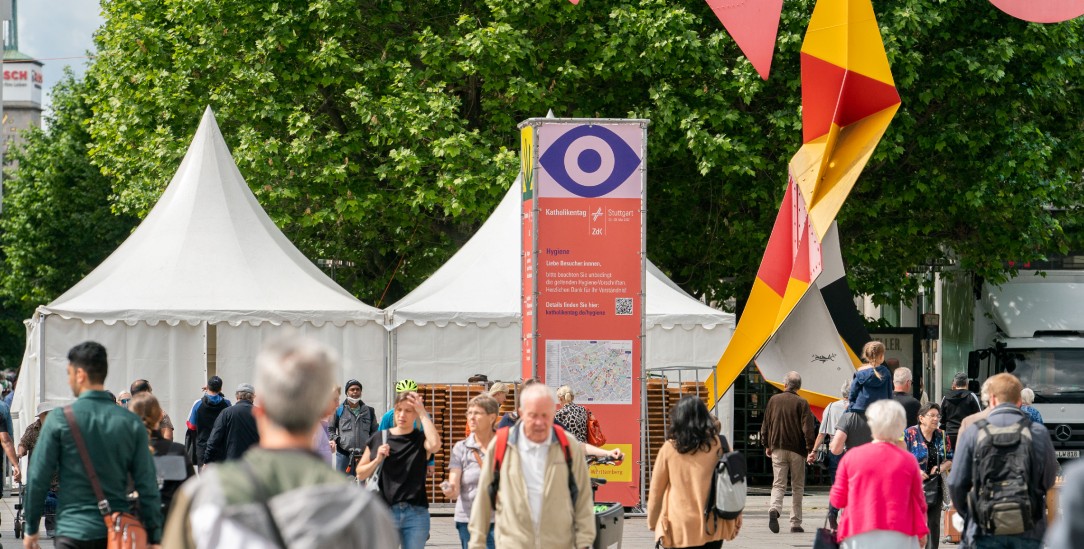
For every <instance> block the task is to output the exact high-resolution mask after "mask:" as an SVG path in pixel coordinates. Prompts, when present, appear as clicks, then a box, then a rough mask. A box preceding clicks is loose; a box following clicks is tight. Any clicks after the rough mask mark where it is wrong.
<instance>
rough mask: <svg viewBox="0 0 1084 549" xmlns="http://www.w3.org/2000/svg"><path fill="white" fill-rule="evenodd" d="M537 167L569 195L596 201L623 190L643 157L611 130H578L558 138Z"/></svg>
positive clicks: (584, 128)
mask: <svg viewBox="0 0 1084 549" xmlns="http://www.w3.org/2000/svg"><path fill="white" fill-rule="evenodd" d="M538 163H539V164H541V165H542V167H543V168H545V169H546V171H547V172H548V173H549V174H550V176H551V177H553V180H554V181H555V182H557V184H558V185H560V186H561V187H563V188H564V189H565V190H567V191H568V192H570V193H572V194H574V195H576V196H582V197H585V198H597V197H599V196H603V195H606V194H608V193H610V192H611V191H613V190H614V189H617V188H618V187H620V186H621V184H622V183H624V182H625V181H626V180H627V179H628V178H629V176H630V175H632V173H633V172H634V171H636V168H637V167H638V166H639V165H640V157H639V156H637V155H636V151H634V150H632V147H630V146H629V145H628V143H625V140H623V139H621V137H620V136H618V135H617V134H616V133H614V132H613V131H611V130H609V129H608V128H605V127H602V126H576V127H575V128H572V129H571V130H569V131H567V132H565V133H564V135H562V136H561V137H558V138H557V140H556V141H554V142H553V144H552V145H550V147H549V148H548V149H546V152H545V153H544V154H543V155H542V157H541V158H539V159H538Z"/></svg>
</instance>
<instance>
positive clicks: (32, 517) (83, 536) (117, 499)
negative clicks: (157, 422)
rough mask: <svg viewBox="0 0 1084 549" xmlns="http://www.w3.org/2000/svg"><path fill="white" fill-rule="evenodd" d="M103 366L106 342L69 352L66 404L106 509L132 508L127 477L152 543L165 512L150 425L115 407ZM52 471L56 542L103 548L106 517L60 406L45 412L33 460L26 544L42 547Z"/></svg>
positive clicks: (27, 499)
mask: <svg viewBox="0 0 1084 549" xmlns="http://www.w3.org/2000/svg"><path fill="white" fill-rule="evenodd" d="M108 372H109V363H108V359H107V357H106V352H105V347H103V346H102V345H101V344H100V343H95V342H93V341H87V342H84V343H80V344H79V345H76V346H75V347H73V348H72V349H71V350H70V351H68V384H69V385H71V388H72V393H74V394H75V396H76V397H78V398H76V400H75V402H74V403H72V404H71V407H72V411H73V412H74V414H75V419H76V422H77V423H78V426H79V430H80V432H81V433H82V435H83V439H84V440H85V441H86V446H87V453H88V454H90V459H91V463H92V464H93V465H94V469H95V472H97V474H98V481H99V484H100V485H101V488H102V491H103V492H104V494H105V497H106V499H107V500H108V501H109V507H110V508H111V509H112V510H113V511H128V510H129V508H130V504H129V502H128V497H127V496H128V479H129V477H131V479H132V481H133V483H134V488H135V491H136V492H138V493H139V515H140V518H141V519H142V521H143V526H144V527H146V529H147V537H148V541H149V542H150V543H151V547H157V546H158V542H159V540H160V539H161V537H162V510H161V501H160V497H159V493H158V480H157V477H156V474H155V468H154V459H153V458H152V457H151V453H150V448H149V443H148V440H147V429H146V427H144V426H143V422H141V421H140V420H139V418H138V417H136V415H135V414H133V413H131V412H129V411H128V410H126V409H125V408H122V407H120V406H117V405H116V403H115V402H114V401H113V399H112V398H111V397H110V396H109V394H108V393H106V392H105V385H104V384H105V376H106V374H107V373H108ZM54 473H59V476H60V486H61V490H62V492H63V494H64V495H63V497H61V498H60V505H59V507H58V508H57V516H56V519H57V520H56V521H57V526H56V534H57V538H56V546H57V547H72V548H98V547H100V548H102V549H104V548H105V547H106V536H107V534H106V529H105V521H104V519H103V518H102V513H101V511H100V510H99V507H98V501H97V498H96V497H95V495H94V488H93V486H92V485H91V483H90V478H89V477H88V476H87V471H86V467H84V465H83V460H82V459H81V458H80V457H79V450H78V449H77V448H76V446H75V442H74V439H73V438H72V430H71V427H70V426H69V425H68V420H67V418H66V417H65V416H64V410H63V409H56V410H54V411H52V412H50V413H49V415H48V416H47V417H46V418H45V423H44V424H43V425H42V428H41V434H40V435H39V436H38V444H37V447H36V448H34V455H33V457H32V458H31V460H30V473H29V482H28V483H27V485H26V497H25V498H24V501H25V503H26V508H25V510H24V512H25V515H26V537H25V538H23V546H24V547H27V548H29V549H36V548H37V547H39V545H38V523H39V521H40V519H41V516H42V512H43V510H44V509H43V508H44V505H45V493H46V492H47V491H48V490H49V484H50V482H51V481H52V478H53V474H54ZM133 512H134V511H133Z"/></svg>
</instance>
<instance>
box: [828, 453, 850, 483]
mask: <svg viewBox="0 0 1084 549" xmlns="http://www.w3.org/2000/svg"><path fill="white" fill-rule="evenodd" d="M845 453H846V452H844V454H845ZM842 459H843V454H839V455H838V456H837V455H835V454H833V453H832V452H828V486H831V485H833V484H835V483H836V469H839V462H840V461H841V460H842Z"/></svg>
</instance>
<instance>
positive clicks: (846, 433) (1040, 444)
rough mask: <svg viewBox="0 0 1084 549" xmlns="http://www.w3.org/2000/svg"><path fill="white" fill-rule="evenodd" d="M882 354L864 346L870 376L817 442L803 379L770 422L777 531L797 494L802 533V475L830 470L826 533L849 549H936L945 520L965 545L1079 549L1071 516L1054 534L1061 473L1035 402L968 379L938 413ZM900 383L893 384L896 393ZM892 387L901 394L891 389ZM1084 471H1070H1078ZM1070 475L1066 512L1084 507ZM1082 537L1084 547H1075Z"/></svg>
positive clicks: (764, 432) (781, 397) (1008, 385)
mask: <svg viewBox="0 0 1084 549" xmlns="http://www.w3.org/2000/svg"><path fill="white" fill-rule="evenodd" d="M884 354H885V349H884V345H883V344H882V343H880V342H877V341H873V342H870V343H868V344H866V346H865V347H864V348H863V350H862V360H863V366H862V367H861V368H859V369H858V371H857V372H856V373H855V375H854V378H853V380H852V381H851V382H850V383H848V384H845V385H844V386H843V387H842V388H841V393H842V397H843V398H842V399H840V400H838V401H835V402H833V403H832V404H831V405H829V406H828V407H826V408H825V409H824V412H823V415H822V419H823V421H822V422H821V429H820V433H819V434H818V435H817V436H816V437H814V436H813V431H812V420H811V419H810V408H809V403H808V401H806V400H805V399H804V398H802V397H801V396H799V395H798V390H799V389H800V388H801V378H800V377H799V376H798V374H797V373H796V372H791V373H790V374H788V375H787V376H786V378H785V380H784V391H783V392H782V393H780V394H778V395H775V396H773V397H772V398H771V399H770V400H769V402H768V406H767V409H766V410H765V414H764V424H763V426H762V429H761V442H762V444H763V445H764V448H765V452H766V453H767V454H768V455H769V456H771V457H772V464H773V468H774V471H773V472H774V478H775V482H774V484H773V488H772V499H771V503H770V508H769V518H768V528H769V530H771V531H772V532H775V533H778V532H779V518H780V513H781V507H782V499H783V490H784V488H785V487H786V485H787V482H788V480H789V482H790V486H791V490H792V493H793V505H792V510H791V515H790V523H791V532H803V531H804V530H803V528H802V514H801V512H802V507H801V503H800V502H801V498H802V492H803V488H804V473H805V467H804V466H798V465H796V464H795V461H796V460H795V454H796V453H800V454H802V455H804V456H805V460H804V462H805V463H803V464H802V465H805V464H809V463H813V462H815V461H821V460H822V459H824V458H822V457H821V455H822V454H823V453H824V452H822V451H821V450H820V448H821V445H822V444H827V445H828V448H829V452H828V457H827V458H826V465H827V468H828V472H829V478H830V482H831V491H830V496H829V507H828V512H827V516H826V517H825V530H827V531H828V532H830V533H831V536H832V537H834V541H835V542H837V543H839V544H840V546H841V547H844V548H847V549H864V548H876V549H895V548H901V549H902V548H907V549H912V548H916V547H925V548H929V549H936V548H937V547H938V546H939V544H940V540H941V534H942V524H945V523H946V518H945V515H946V514H947V515H948V517H949V519H951V520H949V521H948V522H947V523H952V524H953V525H954V526H953V528H955V529H957V530H961V532H960V540H959V541H960V544H961V547H976V548H995V547H997V548H1002V547H1003V548H1029V549H1030V548H1035V549H1038V548H1040V547H1043V546H1044V545H1043V543H1044V538H1045V540H1046V543H1047V544H1048V545H1047V546H1048V547H1058V548H1067V547H1073V546H1074V545H1073V543H1072V539H1073V538H1072V534H1070V533H1067V532H1071V531H1072V530H1073V528H1074V526H1073V522H1072V521H1071V520H1068V518H1069V516H1070V515H1068V514H1065V515H1064V518H1063V519H1061V520H1059V521H1057V522H1056V523H1055V524H1056V526H1055V527H1054V528H1053V529H1052V530H1051V531H1050V532H1047V509H1046V502H1047V497H1046V496H1047V492H1048V491H1050V490H1051V488H1052V487H1053V486H1054V482H1055V476H1056V474H1057V472H1058V467H1059V466H1058V462H1057V460H1056V458H1055V452H1054V448H1053V444H1052V443H1051V439H1050V433H1049V431H1047V429H1046V427H1045V426H1044V425H1043V423H1042V417H1041V415H1039V414H1038V411H1037V410H1035V409H1034V408H1032V407H1031V406H1030V404H1031V402H1032V400H1033V399H1034V393H1032V392H1031V391H1030V390H1028V389H1025V388H1024V387H1023V385H1022V383H1021V381H1020V380H1019V379H1018V378H1017V377H1015V376H1013V375H1012V374H1009V373H1001V374H997V375H993V376H991V377H990V378H988V379H987V380H986V382H985V383H984V384H983V385H982V395H981V396H980V395H976V394H975V393H973V392H972V391H970V390H969V389H968V383H969V379H968V377H967V375H966V374H964V373H959V374H956V376H955V377H954V379H953V383H952V389H951V390H950V391H949V392H948V393H947V394H946V395H945V396H944V398H943V399H942V400H941V402H940V403H935V402H929V401H924V400H925V396H924V394H923V398H916V397H915V395H914V385H913V378H912V373H911V371H910V370H909V369H908V368H905V367H896V368H895V369H894V371H892V370H890V369H889V368H888V366H887V363H886V361H885V357H884ZM889 381H891V386H890V385H889ZM889 387H891V388H892V390H891V391H890V390H889ZM1081 467H1084V465H1081V466H1075V467H1074V468H1072V469H1073V470H1074V471H1079V470H1080V468H1081ZM1076 475H1077V476H1078V478H1079V480H1076V479H1074V478H1073V477H1072V476H1070V475H1066V484H1065V486H1064V488H1063V491H1064V496H1065V503H1064V504H1063V509H1065V513H1068V512H1069V510H1068V509H1069V508H1070V505H1071V504H1076V505H1081V506H1084V503H1082V502H1084V497H1082V493H1084V473H1076ZM1076 539H1080V538H1076Z"/></svg>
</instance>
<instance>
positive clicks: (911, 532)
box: [0, 336, 1084, 549]
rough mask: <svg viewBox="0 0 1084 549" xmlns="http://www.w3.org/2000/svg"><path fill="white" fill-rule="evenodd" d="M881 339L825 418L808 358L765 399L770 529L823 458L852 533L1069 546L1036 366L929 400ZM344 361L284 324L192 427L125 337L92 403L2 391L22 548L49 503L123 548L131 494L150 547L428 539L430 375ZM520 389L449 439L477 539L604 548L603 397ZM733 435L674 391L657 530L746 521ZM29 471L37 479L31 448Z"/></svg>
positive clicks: (700, 539)
mask: <svg viewBox="0 0 1084 549" xmlns="http://www.w3.org/2000/svg"><path fill="white" fill-rule="evenodd" d="M884 351H885V350H884V346H883V345H882V344H880V343H879V342H871V343H869V344H867V345H866V346H865V348H864V349H863V350H862V358H863V367H862V368H860V369H859V370H858V371H857V372H856V374H855V376H854V378H853V379H852V380H851V381H850V382H848V383H845V384H844V385H843V386H842V387H841V388H840V397H841V398H840V399H839V400H837V401H835V402H833V403H832V404H831V405H829V406H828V407H826V408H825V409H824V411H823V414H822V416H821V418H822V421H821V423H820V429H819V430H818V429H817V428H816V420H815V417H814V414H813V412H812V409H811V408H810V406H809V402H808V401H807V400H806V399H805V398H804V397H802V396H800V395H799V392H800V391H801V387H802V379H801V376H799V374H797V373H796V372H791V373H789V374H787V376H786V377H785V378H784V381H783V391H782V392H780V393H779V394H776V395H774V396H773V397H772V398H771V399H770V400H769V401H768V403H767V406H766V409H765V411H764V415H763V421H762V426H761V431H760V444H761V445H762V446H763V448H764V453H765V454H766V456H767V457H769V458H770V459H771V462H772V470H773V477H774V481H773V484H772V491H771V498H770V502H769V508H768V524H767V527H768V530H769V531H771V532H772V533H776V534H778V533H779V532H780V524H779V523H780V519H781V518H782V514H783V509H784V508H783V500H784V496H785V493H786V491H787V487H788V484H789V487H790V491H791V494H792V499H791V505H790V512H789V517H788V518H789V525H790V527H789V530H790V532H791V533H793V534H800V533H804V532H805V527H804V525H803V518H804V517H803V505H802V497H803V492H804V488H805V473H806V468H807V465H808V464H810V463H814V462H820V463H823V464H824V465H826V466H827V469H828V472H829V479H830V482H831V490H830V495H829V509H828V513H827V516H826V517H825V523H826V529H827V531H828V532H830V534H829V535H830V536H831V537H833V538H834V540H835V541H836V542H838V543H839V544H840V545H841V546H842V547H845V548H847V549H863V548H876V549H895V548H901V549H902V548H907V549H912V548H917V547H926V548H933V549H936V548H937V547H938V546H939V542H940V538H941V530H942V524H943V522H944V515H945V513H948V514H949V515H950V516H951V515H955V516H956V517H958V519H959V522H960V523H961V525H960V526H958V528H959V529H960V530H962V533H961V544H962V546H963V547H977V548H987V547H1012V548H1015V547H1024V548H1038V547H1042V544H1043V540H1044V538H1045V539H1046V542H1047V543H1048V544H1049V546H1050V547H1055V548H1062V547H1072V546H1073V540H1075V539H1080V536H1077V535H1076V534H1077V532H1076V530H1077V529H1080V527H1079V526H1078V525H1077V526H1074V523H1072V522H1071V521H1069V520H1060V521H1058V522H1057V523H1056V527H1055V528H1053V529H1051V530H1050V531H1049V532H1048V531H1047V522H1046V507H1045V505H1046V493H1047V491H1048V490H1050V489H1051V487H1052V486H1053V485H1054V480H1055V475H1056V473H1057V471H1058V464H1057V461H1056V459H1055V453H1054V450H1053V446H1052V444H1051V441H1050V435H1049V432H1048V431H1047V430H1046V428H1045V427H1044V426H1043V424H1042V418H1041V416H1039V415H1038V412H1037V411H1036V410H1034V408H1030V406H1029V405H1028V404H1029V401H1030V400H1031V399H1032V398H1033V395H1028V391H1027V390H1026V389H1025V388H1024V387H1023V386H1022V384H1021V382H1020V380H1019V379H1017V378H1016V377H1014V376H1013V375H1011V374H1007V373H1006V374H997V375H994V376H992V377H990V378H989V379H987V380H986V382H985V383H984V384H983V385H982V395H981V397H980V396H979V395H976V394H974V393H972V392H971V391H969V390H968V389H967V383H968V379H967V377H966V375H962V374H961V375H958V376H957V377H956V378H955V379H954V382H953V389H952V391H950V392H949V393H947V394H946V395H945V397H944V398H943V399H942V401H941V402H940V403H935V402H928V401H923V400H924V399H920V398H916V397H915V396H914V394H915V393H914V387H913V379H912V374H911V371H910V370H909V369H907V368H905V367H896V368H894V369H890V368H889V367H888V366H887V365H886V362H885V360H884ZM336 370H337V365H336V358H335V356H334V355H333V353H332V352H331V351H330V350H329V349H328V348H326V347H324V346H323V345H321V344H319V343H317V342H315V341H312V340H309V339H306V338H303V337H298V336H289V337H286V338H283V339H281V340H276V341H273V342H271V343H269V344H268V345H267V346H266V347H265V349H264V350H263V351H262V352H261V354H260V356H259V357H258V358H257V363H256V370H255V374H254V376H255V380H254V383H247V382H245V383H240V384H238V385H237V386H236V389H235V390H234V391H233V394H232V397H233V399H232V400H231V399H230V398H228V397H227V395H225V394H224V393H223V385H224V382H223V380H222V379H221V378H219V377H218V376H212V377H211V378H209V379H208V380H207V384H206V386H205V387H204V388H203V394H202V395H201V396H200V398H199V399H197V400H196V401H195V402H193V404H192V406H191V408H190V411H189V414H188V417H187V419H186V421H185V426H186V428H187V430H186V433H185V437H184V443H183V444H182V443H181V442H179V441H174V440H173V438H174V436H173V435H174V432H173V430H174V427H173V423H172V421H171V419H170V418H169V416H168V414H166V413H165V411H164V410H163V409H162V406H161V404H160V403H159V401H158V399H157V398H156V397H155V396H154V393H153V389H152V388H151V384H150V382H149V381H147V380H144V379H139V380H135V381H134V382H132V383H131V384H130V386H129V390H128V391H124V392H121V393H120V394H119V395H118V396H114V395H112V394H111V393H109V392H108V391H106V390H105V386H104V382H105V378H106V376H107V374H108V359H107V352H106V349H105V348H104V347H102V346H101V345H100V344H97V343H95V342H85V343H82V344H79V345H77V346H75V347H73V348H72V349H71V351H70V352H69V354H68V367H67V373H68V379H69V384H70V386H71V389H72V392H73V394H74V396H75V397H76V399H75V401H74V402H73V403H71V404H69V405H67V406H63V407H62V408H55V407H54V406H53V405H52V404H51V403H47V402H44V403H42V404H41V405H40V406H39V407H38V409H37V412H38V415H37V418H36V420H35V421H34V422H33V423H31V424H30V425H29V426H28V427H27V429H26V431H25V433H23V435H22V437H21V438H20V440H19V443H18V445H17V446H16V445H15V444H14V442H13V439H12V437H11V435H10V421H11V420H10V414H9V413H5V412H6V411H7V410H6V409H5V407H4V406H2V405H0V421H2V422H6V423H7V426H6V427H7V430H6V432H3V430H0V444H2V445H3V447H4V451H5V453H9V454H10V455H9V459H11V460H12V462H13V463H15V464H17V463H18V461H17V458H18V457H22V456H28V458H29V467H28V470H27V471H25V473H26V474H25V476H26V482H25V494H24V499H25V506H24V517H25V520H26V526H25V538H24V546H25V547H28V548H35V547H38V546H39V540H40V526H41V519H42V518H44V519H45V521H44V523H45V530H46V535H47V536H49V537H53V538H54V546H55V547H63V548H97V547H107V543H108V538H109V536H111V535H113V532H114V531H116V530H117V529H116V528H112V529H110V528H107V526H106V522H107V521H109V520H111V519H109V518H106V519H105V520H103V516H104V515H108V516H110V517H112V516H113V515H112V514H110V513H111V512H113V511H116V512H120V513H125V512H126V513H131V514H132V515H134V516H135V517H137V518H138V522H139V523H141V524H142V527H143V528H144V529H145V535H146V539H147V541H148V543H149V545H150V546H151V547H155V546H159V545H163V546H166V547H192V548H196V547H264V546H268V547H331V546H334V547H374V548H375V547H380V548H384V547H402V548H404V549H415V548H421V547H425V545H426V543H427V541H428V539H429V537H430V525H431V523H430V513H429V497H428V492H427V489H426V488H427V483H428V482H429V480H430V479H432V478H433V474H434V473H433V470H432V467H433V457H434V455H435V454H437V453H438V452H441V449H442V444H443V443H442V439H441V436H440V433H438V431H437V428H436V426H435V425H434V423H433V420H432V417H431V415H430V412H431V410H429V409H427V408H426V404H425V402H424V400H423V399H422V397H421V396H420V395H419V392H418V386H417V384H416V383H414V382H413V381H411V380H401V381H399V382H398V383H397V384H396V386H395V390H396V394H395V398H394V401H393V402H392V404H391V407H390V409H389V410H388V411H387V413H385V414H384V415H383V416H381V417H378V416H377V413H376V410H375V409H374V408H373V407H372V406H369V405H367V404H366V403H365V402H364V401H363V400H362V393H363V387H362V384H361V383H360V382H359V381H357V380H356V379H350V380H348V381H346V383H345V385H344V386H343V388H342V389H341V393H340V387H339V386H338V385H337V384H336V380H335V379H334V372H335V371H336ZM511 389H512V387H511V386H509V385H507V384H504V383H499V382H498V383H494V384H493V385H492V386H491V387H490V388H489V390H488V392H486V393H483V394H481V395H478V396H475V397H474V398H472V399H471V400H470V401H469V404H468V406H467V409H466V424H467V432H466V433H464V435H463V438H462V439H461V440H458V441H456V442H455V443H454V445H453V447H452V448H451V450H450V452H447V453H448V455H449V456H450V461H449V468H448V474H447V478H446V479H444V482H442V483H441V485H440V486H441V490H442V491H443V493H444V494H445V496H447V497H448V498H449V499H450V500H454V501H455V502H456V503H455V512H454V523H455V527H456V531H457V532H458V534H459V539H460V541H461V544H462V547H464V549H468V548H470V549H482V548H486V549H492V548H494V547H574V548H585V547H590V546H591V545H592V543H593V542H594V540H595V536H596V531H595V517H594V506H593V494H592V486H591V483H590V482H589V480H590V479H589V478H588V469H587V457H588V456H595V457H600V458H611V459H622V458H623V457H624V456H623V455H621V453H620V451H618V450H612V449H610V450H608V449H604V448H600V447H597V446H594V445H592V444H590V443H589V442H588V435H589V429H588V422H589V417H590V413H589V411H588V410H587V409H586V408H584V407H583V406H582V405H579V404H577V403H576V402H575V396H576V395H575V394H574V392H573V390H572V389H571V388H569V387H561V388H560V389H558V390H557V391H556V392H554V391H553V390H552V389H551V388H550V387H548V386H547V385H545V384H544V383H540V382H538V381H537V380H526V381H525V382H524V384H523V386H522V389H521V390H520V392H519V396H518V399H517V407H516V408H515V410H514V411H511V412H509V413H506V414H502V413H501V404H502V402H504V401H505V400H507V399H508V398H509V394H508V393H509V392H510V390H511ZM0 404H2V403H0ZM1029 408H1030V409H1029ZM502 426H505V427H507V428H502ZM0 427H2V426H0ZM5 434H6V435H7V436H6V437H4V436H2V435H5ZM733 450H734V448H732V447H731V445H730V444H729V442H728V441H727V439H726V437H725V436H723V434H722V432H721V429H720V425H719V422H718V420H717V418H715V417H714V416H712V414H711V413H710V412H709V411H708V409H707V407H706V406H705V404H704V402H703V401H702V400H700V399H699V398H696V397H694V396H685V397H683V398H682V399H680V401H679V402H678V403H677V404H676V405H674V406H673V407H672V408H671V410H670V418H669V423H668V429H667V434H666V441H665V443H664V444H663V445H662V447H661V449H660V450H659V452H658V454H657V455H656V456H654V458H653V459H654V461H653V469H652V474H651V478H650V490H649V497H648V499H647V501H646V502H645V504H646V511H647V525H648V527H649V528H651V530H652V531H653V532H654V537H655V539H656V542H657V546H658V547H664V548H668V549H669V548H705V549H708V548H711V549H715V548H718V547H721V546H722V545H723V543H724V542H725V541H727V540H732V539H734V538H735V537H736V536H738V535H739V533H740V531H741V529H742V527H743V517H742V515H741V514H740V513H738V514H737V516H736V517H732V518H725V519H724V518H720V516H719V515H718V514H713V513H708V512H705V505H704V502H705V501H708V500H709V494H714V493H715V492H714V490H715V489H716V488H717V484H716V482H717V480H716V478H717V470H718V466H719V464H720V463H721V461H722V460H723V459H724V456H726V455H727V454H728V453H730V452H732V451H733ZM12 472H13V475H15V477H16V478H17V479H18V478H20V477H21V476H24V475H23V473H24V472H23V471H20V470H19V468H18V466H17V465H16V466H15V467H14V468H13V471H12ZM1063 498H1064V503H1063V507H1064V508H1066V509H1067V510H1068V509H1076V508H1084V465H1080V466H1075V467H1071V468H1070V471H1069V474H1067V475H1066V486H1065V489H1064V496H1063ZM1067 512H1068V511H1067Z"/></svg>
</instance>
